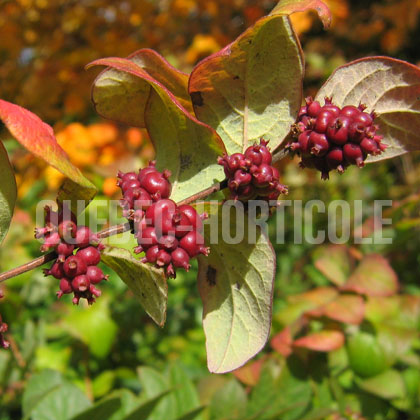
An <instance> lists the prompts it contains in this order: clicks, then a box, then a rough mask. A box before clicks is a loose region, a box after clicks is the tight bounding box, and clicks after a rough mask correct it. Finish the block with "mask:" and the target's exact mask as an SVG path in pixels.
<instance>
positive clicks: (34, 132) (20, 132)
mask: <svg viewBox="0 0 420 420" xmlns="http://www.w3.org/2000/svg"><path fill="white" fill-rule="evenodd" d="M0 120H2V121H3V122H4V124H5V126H6V128H7V129H8V130H9V131H10V133H11V134H12V136H13V137H14V138H15V139H16V140H17V141H18V142H19V143H20V144H21V145H22V146H24V147H25V148H26V149H27V150H28V151H29V152H31V153H33V154H34V155H35V156H37V157H40V158H41V159H43V160H44V161H45V162H47V163H48V164H49V165H51V166H53V167H54V168H56V169H57V170H58V171H59V172H61V173H62V174H63V175H64V176H66V177H67V178H69V179H70V180H71V181H72V182H73V183H74V184H77V185H78V188H76V189H74V190H73V191H72V194H71V195H70V196H66V198H68V199H83V198H87V197H88V199H89V200H90V199H91V198H93V197H94V195H95V194H96V187H95V186H94V185H93V184H92V183H91V182H90V181H89V180H88V179H86V178H85V177H84V176H83V175H82V173H81V172H80V171H79V169H78V168H76V167H75V166H74V165H73V164H72V163H71V162H70V160H69V157H68V156H67V154H66V152H65V151H64V150H63V149H62V148H61V147H60V145H59V144H58V143H57V139H56V138H55V136H54V132H53V129H52V128H51V127H50V126H49V125H48V124H46V123H44V122H43V121H41V119H40V118H39V117H38V116H37V115H35V114H33V113H32V112H30V111H28V110H27V109H25V108H22V107H20V106H18V105H15V104H12V103H10V102H6V101H3V100H2V99H0Z"/></svg>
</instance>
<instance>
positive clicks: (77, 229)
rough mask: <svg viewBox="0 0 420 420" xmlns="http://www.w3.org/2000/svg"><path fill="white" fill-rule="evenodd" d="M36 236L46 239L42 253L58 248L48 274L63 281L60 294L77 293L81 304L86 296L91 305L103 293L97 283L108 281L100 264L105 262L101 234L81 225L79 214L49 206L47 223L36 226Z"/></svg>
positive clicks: (76, 299) (47, 207)
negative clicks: (78, 224) (77, 221)
mask: <svg viewBox="0 0 420 420" xmlns="http://www.w3.org/2000/svg"><path fill="white" fill-rule="evenodd" d="M35 238H37V239H42V240H43V241H44V243H43V245H42V246H41V251H42V252H47V251H55V252H56V254H57V255H58V256H57V259H56V260H55V261H54V262H53V264H52V266H51V267H50V268H49V269H44V274H45V275H46V276H49V275H51V276H53V277H55V278H56V279H57V280H60V284H59V291H58V292H57V297H58V298H61V296H63V295H64V294H70V293H73V294H74V297H73V303H74V304H76V305H77V304H78V303H79V300H80V299H81V298H85V299H86V300H87V301H88V303H89V304H92V303H94V302H95V297H99V296H100V295H101V291H100V290H99V289H97V288H96V285H97V284H98V283H100V282H101V281H102V280H107V278H108V276H105V275H104V273H103V271H102V270H101V269H100V268H99V267H98V264H99V262H100V261H101V253H100V251H101V250H102V249H103V245H101V244H100V242H99V238H98V237H97V235H95V234H94V233H92V231H91V230H90V229H89V228H88V227H87V226H77V224H76V217H75V216H74V214H73V213H71V212H70V211H69V210H67V209H63V208H61V209H60V211H59V212H54V211H52V210H51V207H49V206H46V207H45V226H44V227H43V228H37V229H35Z"/></svg>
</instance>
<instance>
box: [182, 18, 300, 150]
mask: <svg viewBox="0 0 420 420" xmlns="http://www.w3.org/2000/svg"><path fill="white" fill-rule="evenodd" d="M303 68H304V64H303V58H302V53H301V50H300V46H299V41H298V40H297V38H296V36H295V34H294V32H293V29H292V28H291V26H290V22H289V20H288V18H287V17H283V16H268V17H265V18H262V19H260V20H259V21H258V22H257V23H256V24H255V25H254V26H252V27H251V28H249V29H248V30H247V31H245V32H244V33H243V34H242V35H241V36H239V38H237V39H236V40H235V41H234V42H233V43H231V44H229V45H228V46H227V47H225V48H223V49H222V50H221V51H219V52H217V53H215V54H213V55H211V56H210V57H207V58H206V59H204V60H203V61H201V62H200V63H199V64H198V65H197V66H196V67H195V68H194V70H193V72H192V73H191V76H190V83H189V92H190V95H191V98H192V101H193V105H194V110H195V113H196V115H197V117H198V118H199V119H200V120H201V121H204V122H205V123H207V124H209V125H210V126H211V127H213V128H214V129H215V130H216V131H217V132H218V133H219V135H220V137H221V138H222V139H223V141H224V143H225V146H226V149H227V151H228V153H229V154H231V153H235V152H242V151H243V150H244V149H245V148H246V147H247V146H248V145H250V144H251V143H253V142H255V141H257V140H258V139H259V138H260V137H264V138H265V139H267V140H270V146H271V147H272V149H275V148H276V147H277V146H278V145H279V144H280V143H281V142H282V140H283V139H284V138H285V136H286V135H287V133H288V132H289V131H290V126H291V124H292V123H293V122H294V121H295V118H296V116H297V112H298V110H299V107H300V105H301V99H302V77H303Z"/></svg>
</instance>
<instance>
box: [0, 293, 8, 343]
mask: <svg viewBox="0 0 420 420" xmlns="http://www.w3.org/2000/svg"><path fill="white" fill-rule="evenodd" d="M2 297H3V292H2V291H1V290H0V299H1V298H2ZM5 332H7V324H6V323H5V322H3V321H2V319H1V315H0V348H3V349H7V348H9V345H10V344H9V342H8V341H6V339H5V338H4V335H3V334H4V333H5Z"/></svg>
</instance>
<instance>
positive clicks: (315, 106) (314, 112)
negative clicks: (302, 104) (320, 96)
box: [307, 101, 321, 118]
mask: <svg viewBox="0 0 420 420" xmlns="http://www.w3.org/2000/svg"><path fill="white" fill-rule="evenodd" d="M307 108H308V115H309V116H310V117H312V118H315V117H317V116H318V115H319V113H320V112H321V104H320V103H319V102H318V101H312V102H310V103H308V105H307Z"/></svg>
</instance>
